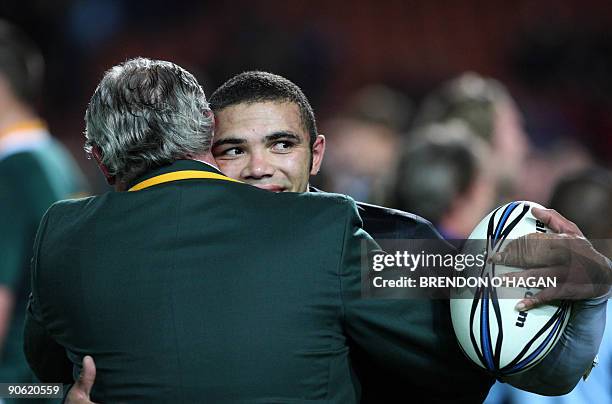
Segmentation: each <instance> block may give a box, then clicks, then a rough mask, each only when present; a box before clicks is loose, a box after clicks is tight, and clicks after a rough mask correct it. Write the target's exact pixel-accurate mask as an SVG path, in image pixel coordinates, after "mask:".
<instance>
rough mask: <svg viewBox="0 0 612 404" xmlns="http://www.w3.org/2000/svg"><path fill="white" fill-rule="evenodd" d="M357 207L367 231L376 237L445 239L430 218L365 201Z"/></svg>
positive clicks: (358, 203)
mask: <svg viewBox="0 0 612 404" xmlns="http://www.w3.org/2000/svg"><path fill="white" fill-rule="evenodd" d="M357 209H358V211H359V214H360V215H361V217H362V219H363V221H364V227H365V229H366V231H368V232H369V233H370V234H372V236H373V237H375V238H376V237H377V236H381V237H382V236H388V237H390V236H394V237H390V238H422V239H443V237H442V236H441V235H440V233H439V232H438V230H436V228H435V227H434V225H433V224H432V223H431V222H430V221H429V220H427V219H425V218H423V217H421V216H419V215H416V214H414V213H410V212H404V211H402V210H399V209H393V208H387V207H384V206H378V205H372V204H369V203H365V202H357Z"/></svg>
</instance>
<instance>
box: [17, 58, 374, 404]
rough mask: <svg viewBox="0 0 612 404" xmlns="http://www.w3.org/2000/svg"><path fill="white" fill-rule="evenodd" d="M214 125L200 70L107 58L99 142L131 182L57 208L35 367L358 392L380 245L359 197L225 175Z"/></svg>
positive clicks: (101, 385) (138, 379)
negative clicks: (364, 271) (372, 254)
mask: <svg viewBox="0 0 612 404" xmlns="http://www.w3.org/2000/svg"><path fill="white" fill-rule="evenodd" d="M212 128H213V116H212V113H211V112H210V109H209V107H208V103H207V101H206V98H205V96H204V93H203V91H202V89H201V87H200V85H199V84H198V83H197V81H196V80H195V78H194V77H193V76H192V75H191V74H190V73H188V72H187V71H185V70H184V69H182V68H180V67H179V66H177V65H175V64H172V63H169V62H163V61H155V60H150V59H143V58H138V59H133V60H129V61H127V62H125V63H123V64H121V65H119V66H115V67H114V68H112V69H111V70H109V71H108V72H107V73H106V74H105V76H104V78H103V79H102V81H101V82H100V84H99V86H98V88H97V89H96V91H95V93H94V95H93V97H92V99H91V103H90V105H89V108H88V110H87V113H86V137H87V141H86V148H87V150H89V151H90V152H91V154H92V156H93V157H94V158H95V160H96V161H97V163H98V165H99V167H100V169H101V170H102V172H103V173H104V175H105V176H106V178H107V180H108V182H109V183H112V184H114V186H115V189H116V191H127V192H110V193H106V194H104V195H101V196H97V197H91V198H86V199H80V200H70V201H63V202H59V203H56V204H55V205H53V206H52V207H51V208H50V209H49V210H48V211H47V213H46V214H45V216H44V218H43V220H42V222H41V225H40V228H39V232H38V235H37V238H36V242H35V246H34V258H33V262H32V295H31V298H30V303H29V307H28V313H27V320H26V330H25V333H26V337H25V338H26V339H25V352H26V356H27V358H28V361H29V363H30V366H31V367H32V369H33V370H34V372H35V373H36V375H37V376H38V377H39V378H40V379H41V380H42V381H46V382H64V383H71V382H73V381H74V378H73V375H75V374H77V373H78V370H79V366H80V364H81V361H82V359H83V357H84V356H85V355H91V356H93V357H94V358H95V359H96V365H97V380H96V384H95V386H94V388H93V391H92V394H91V397H92V400H94V401H99V402H146V403H154V402H187V403H193V402H202V401H205V402H215V403H221V402H237V401H241V402H244V401H258V402H295V401H297V400H320V399H325V400H326V401H327V402H334V403H350V402H356V401H357V391H356V387H355V385H354V381H353V377H352V372H351V366H350V361H349V358H348V346H347V344H348V343H347V339H348V337H349V335H353V334H354V335H355V338H354V339H355V340H357V341H361V339H360V337H359V335H361V334H362V332H361V331H360V328H361V327H363V323H364V322H367V321H366V320H360V319H361V317H363V316H364V315H366V316H367V315H368V314H367V313H363V312H361V310H363V309H362V308H361V307H360V305H359V304H358V303H359V302H358V301H359V300H360V299H359V298H360V287H361V284H360V281H359V280H360V274H361V265H360V264H361V254H362V251H363V250H362V245H365V246H368V247H367V248H365V251H366V252H367V251H368V250H372V249H374V248H376V244H375V243H374V242H373V240H372V239H371V238H370V237H369V236H368V235H367V234H366V233H365V232H363V230H361V228H360V226H361V220H360V219H359V216H358V215H357V210H356V207H355V204H354V201H352V200H350V199H349V198H347V197H344V196H339V195H315V194H313V195H310V194H296V193H288V194H275V193H271V192H266V191H262V190H260V189H257V188H255V187H252V186H250V185H247V184H242V183H240V182H239V181H235V180H232V179H230V178H228V177H225V176H224V175H222V174H221V172H219V171H218V170H217V169H216V168H215V167H214V166H213V162H214V160H213V158H212V156H211V153H210V144H211V138H212ZM362 243H364V244H362ZM305 247H308V248H305ZM380 314H381V315H383V316H384V313H380ZM361 342H362V343H363V344H365V345H367V341H361ZM375 348H376V347H372V346H370V347H369V349H370V350H375ZM364 349H368V348H367V347H364Z"/></svg>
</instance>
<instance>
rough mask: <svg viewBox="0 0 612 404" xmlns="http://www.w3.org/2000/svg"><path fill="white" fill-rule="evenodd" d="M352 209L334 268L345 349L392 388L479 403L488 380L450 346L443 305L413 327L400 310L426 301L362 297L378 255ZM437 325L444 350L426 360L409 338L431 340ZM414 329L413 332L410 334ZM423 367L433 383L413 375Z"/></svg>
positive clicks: (438, 304)
mask: <svg viewBox="0 0 612 404" xmlns="http://www.w3.org/2000/svg"><path fill="white" fill-rule="evenodd" d="M352 209H353V206H349V212H348V214H347V222H346V228H345V236H344V245H343V250H342V257H341V262H340V268H339V275H340V279H341V281H340V285H341V296H342V314H343V321H344V323H343V325H344V330H345V334H346V337H347V339H348V343H349V347H351V349H357V350H359V352H362V353H363V355H366V356H367V357H368V360H371V361H372V362H373V363H375V364H376V365H377V367H380V368H381V369H385V373H386V374H390V375H392V376H394V380H397V381H398V384H397V385H395V386H393V387H394V388H398V389H401V388H402V381H405V380H409V381H411V382H412V383H415V384H423V383H427V384H428V385H432V386H436V387H435V389H432V390H431V391H430V390H428V391H430V393H429V397H430V399H431V400H432V401H450V400H452V401H453V402H455V403H473V402H478V401H482V400H484V398H485V396H486V393H487V392H488V390H489V388H490V386H491V384H492V378H491V377H490V376H489V375H487V374H486V373H485V372H482V371H480V369H478V368H476V366H475V365H472V364H471V363H469V362H468V361H467V360H466V359H465V358H463V357H462V356H463V355H462V354H461V352H459V351H458V348H457V347H456V346H455V345H456V341H455V340H454V337H453V336H452V331H450V329H449V327H450V314H449V307H448V302H447V301H446V302H443V301H435V302H433V303H435V307H436V308H438V307H439V308H441V310H440V311H439V312H435V314H432V316H433V317H430V318H429V319H428V320H427V321H428V322H427V321H422V322H420V324H413V323H411V322H410V321H411V319H413V318H415V317H418V314H416V315H413V314H415V313H412V314H411V315H407V314H406V310H419V308H421V307H424V306H425V307H427V304H430V303H431V304H433V303H432V302H419V303H418V304H410V302H407V301H405V300H400V299H381V298H370V297H367V296H368V293H367V292H366V290H367V287H368V286H367V285H365V284H363V285H362V280H366V281H367V280H368V279H369V276H368V275H367V274H368V273H369V272H370V270H371V269H370V268H371V258H372V257H373V255H375V254H376V253H381V252H382V250H381V249H380V247H379V246H378V245H377V243H376V242H375V241H374V240H373V239H372V238H371V237H370V236H369V235H368V234H367V233H366V232H365V231H364V230H363V229H362V228H361V220H360V218H359V216H358V214H357V212H356V211H352ZM364 292H365V293H364ZM428 315H429V314H428ZM434 317H435V318H434ZM438 322H442V323H444V324H439V326H441V327H446V328H445V329H449V334H448V335H449V336H450V337H449V338H448V340H447V339H444V340H440V339H438V341H440V343H443V344H445V346H440V347H439V349H438V351H439V352H440V355H435V357H432V356H431V355H428V354H424V353H423V352H422V351H421V349H422V348H423V347H421V346H419V345H418V344H419V341H422V339H419V338H416V339H415V338H414V334H415V332H418V333H421V334H422V335H421V334H419V335H421V336H420V338H429V337H431V338H436V335H435V334H436V333H435V332H434V330H433V328H435V327H437V325H436V324H438ZM415 327H416V328H419V329H418V330H415ZM432 327H433V328H432ZM445 335H446V334H445ZM452 344H455V345H452ZM451 345H452V346H451ZM446 353H448V354H446ZM444 360H447V361H446V362H445V361H444ZM425 367H427V368H428V369H431V368H436V369H439V372H437V376H438V377H437V378H436V380H425V381H424V380H422V379H423V378H424V377H426V376H423V375H421V374H420V373H417V372H418V369H422V368H425ZM429 374H432V373H431V372H430V373H429ZM447 375H448V377H447ZM450 375H452V377H450ZM441 379H442V380H444V381H443V382H441ZM404 384H405V383H404Z"/></svg>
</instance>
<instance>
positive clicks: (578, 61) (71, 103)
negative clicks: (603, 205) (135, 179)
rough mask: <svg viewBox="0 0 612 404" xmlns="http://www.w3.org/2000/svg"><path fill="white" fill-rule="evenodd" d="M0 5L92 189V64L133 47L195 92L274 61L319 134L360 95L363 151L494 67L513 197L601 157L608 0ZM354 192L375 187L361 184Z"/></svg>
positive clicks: (607, 156) (55, 129) (405, 132)
mask: <svg viewBox="0 0 612 404" xmlns="http://www.w3.org/2000/svg"><path fill="white" fill-rule="evenodd" d="M0 17H3V18H6V19H8V20H9V21H11V22H13V23H16V24H18V25H19V26H20V27H21V28H23V29H24V30H25V31H26V32H27V33H28V34H29V35H30V36H31V37H32V38H33V39H34V40H35V41H36V42H37V43H38V44H39V45H40V46H41V47H42V50H43V53H44V56H45V59H46V68H47V73H46V83H45V91H44V95H43V98H42V99H41V101H40V110H41V115H42V117H43V118H44V119H45V120H46V121H47V122H48V124H49V127H50V129H51V132H52V133H53V134H54V135H55V136H56V137H57V138H59V139H60V140H61V141H62V142H64V143H65V144H66V145H67V146H68V147H69V148H70V150H71V151H72V152H73V154H74V156H75V157H76V159H77V161H78V162H79V164H80V165H81V166H82V168H83V170H84V171H85V172H86V174H87V175H88V177H89V180H90V182H91V184H92V185H93V189H94V191H95V192H97V193H98V192H103V191H106V190H108V188H107V186H106V185H105V184H104V183H103V179H102V177H101V176H100V175H99V174H98V173H97V171H96V168H95V166H94V164H92V163H91V162H89V161H87V160H86V157H85V153H84V152H83V150H82V142H83V134H82V133H83V129H84V123H83V116H84V112H85V108H86V106H87V102H88V99H89V97H90V96H91V94H92V93H93V90H94V88H95V85H96V84H97V82H98V81H99V79H100V78H101V76H102V74H103V72H104V71H105V70H106V69H108V68H109V67H110V66H112V65H114V64H116V63H119V62H121V61H123V60H125V59H127V58H131V57H134V56H146V57H152V58H159V59H166V60H171V61H173V62H176V63H178V64H180V65H182V66H184V67H185V68H187V69H188V70H190V71H192V72H193V73H194V74H195V75H196V76H197V77H198V79H199V80H200V82H201V84H202V85H203V87H204V89H205V92H206V93H207V94H210V93H211V92H212V91H213V90H214V89H215V88H216V87H217V86H218V85H220V84H221V83H223V81H225V80H226V79H228V78H229V77H231V76H232V75H234V74H236V73H239V72H241V71H244V70H252V69H261V70H267V71H271V72H274V73H278V74H281V75H283V76H285V77H287V78H289V79H291V80H292V81H294V82H295V83H297V84H298V85H300V86H301V87H302V89H303V90H304V92H305V93H306V95H307V96H308V97H309V98H310V101H311V103H312V104H313V107H314V109H315V112H316V114H317V119H318V122H319V126H320V129H321V130H322V132H323V133H325V134H326V135H327V136H328V138H329V140H330V141H331V143H332V145H333V137H334V128H337V126H336V125H335V124H334V123H335V122H336V121H337V120H338V118H339V117H348V116H351V117H354V116H355V113H356V112H355V111H357V110H360V108H361V110H360V111H361V112H363V109H364V107H363V106H364V105H365V106H366V107H365V109H366V112H365V113H362V114H361V117H363V116H368V117H369V118H371V117H372V116H371V115H372V114H370V115H368V113H367V112H368V111H367V109H368V105H369V106H372V105H373V106H372V107H371V109H372V110H373V111H380V110H383V111H385V110H386V112H387V114H385V113H382V115H383V116H382V117H380V116H378V118H377V119H381V120H382V122H383V123H385V124H386V125H389V126H390V127H391V129H392V132H393V133H392V134H391V135H388V134H386V135H384V136H387V137H386V138H385V139H384V141H381V142H380V143H379V142H377V141H376V140H374V141H371V142H365V143H357V142H355V144H353V145H352V144H351V143H346V142H344V143H341V145H342V147H347V148H350V147H360V146H359V145H362V146H363V145H364V144H365V145H366V146H367V148H368V149H367V151H366V153H365V154H368V155H378V156H382V157H381V158H383V159H384V156H389V154H388V149H389V148H391V150H394V148H397V147H399V145H400V144H401V143H402V142H404V141H406V139H407V138H409V136H410V127H411V123H412V118H413V116H414V114H415V112H416V111H417V110H418V108H419V103H420V101H421V100H422V99H423V98H424V97H425V95H426V94H427V93H428V92H430V91H431V90H432V89H434V88H435V87H436V86H437V85H439V84H440V83H441V82H443V81H445V80H448V79H450V78H453V77H456V76H458V75H459V74H462V73H464V72H467V71H474V72H477V73H479V74H482V75H485V76H489V77H494V78H497V79H499V80H501V81H502V82H503V83H504V84H505V85H506V86H507V87H508V88H509V90H510V92H511V94H512V96H513V97H514V98H515V100H516V102H517V105H518V106H519V109H520V110H521V112H522V116H523V121H524V127H525V130H526V133H527V135H528V137H529V141H530V151H529V154H530V160H529V161H528V162H526V164H525V166H524V167H523V171H524V172H522V173H521V174H520V175H521V176H522V177H523V180H522V181H521V180H519V188H518V189H517V193H516V194H515V196H516V197H519V198H521V199H529V200H534V201H536V202H540V203H543V204H546V203H547V202H548V198H549V196H550V192H551V190H552V188H553V186H554V184H555V183H556V182H557V181H558V180H559V179H561V178H563V177H564V176H567V175H569V174H571V173H572V172H575V171H576V170H578V169H580V168H584V167H590V166H593V165H598V166H603V167H607V168H610V165H611V164H612V79H611V78H610V74H611V73H612V7H611V6H610V3H609V1H606V0H587V1H584V0H583V1H579V0H566V1H553V0H544V1H538V2H532V1H527V0H516V1H503V0H489V1H480V0H463V1H458V2H442V1H431V0H418V1H402V0H390V1H372V0H354V1H351V2H343V1H323V0H310V1H286V2H283V1H273V0H267V1H259V2H251V1H233V2H228V3H221V2H210V1H187V0H177V1H173V2H166V1H161V0H149V1H147V2H136V1H119V0H107V1H104V0H91V1H86V0H62V1H52V2H51V1H44V0H34V1H28V2H23V1H15V0H4V1H2V2H1V3H0ZM372 85H377V86H380V85H384V86H386V88H387V89H390V90H392V92H386V93H384V94H387V95H389V96H388V97H387V98H388V99H381V98H376V97H374V100H375V101H374V104H372V103H371V102H372V101H370V103H369V104H368V103H367V102H361V101H360V100H363V94H364V92H363V91H361V90H363V89H364V88H369V89H371V88H372V87H371V86H372ZM368 86H369V87H368ZM375 88H380V87H375ZM383 98H384V96H383ZM381 105H382V106H386V105H390V106H391V107H389V108H384V107H382V108H381ZM370 112H371V111H370ZM373 115H376V114H373ZM369 118H368V119H369ZM336 123H337V122H336ZM389 136H390V137H389ZM374 139H375V138H374ZM381 144H382V145H383V146H381ZM334 147H336V146H334ZM378 147H387V152H385V151H384V150H382V151H380V152H377V150H376V149H377V148H378ZM346 152H347V154H348V155H349V156H350V155H351V154H350V151H346ZM358 153H363V150H358ZM385 153H387V154H385ZM334 158H337V156H336V154H335V153H328V155H327V157H326V164H325V166H324V170H323V173H322V176H320V177H318V178H317V180H316V181H315V182H316V184H317V185H320V186H323V187H324V188H326V189H327V190H330V191H334V190H337V191H346V189H342V187H338V188H335V187H334V185H335V184H336V183H335V182H334V176H335V175H337V174H338V170H341V169H342V167H340V166H339V165H338V164H335V162H334V161H333V159H334ZM373 164H374V165H375V166H376V167H375V168H371V167H369V168H368V167H366V168H362V170H363V171H360V173H361V174H363V175H365V176H372V177H380V178H382V179H383V180H384V179H385V178H386V177H389V176H392V172H391V170H392V169H393V164H391V163H389V164H382V165H380V164H377V163H376V162H374V163H373ZM368 170H369V171H368ZM382 182H383V183H384V181H382ZM349 193H350V192H349ZM353 196H355V197H357V198H361V199H369V200H370V201H380V199H381V198H380V197H379V194H378V193H377V192H375V191H373V190H368V191H366V192H361V191H360V190H359V189H357V190H356V191H355V194H353ZM604 343H606V341H604ZM608 343H609V341H608ZM608 391H610V387H608Z"/></svg>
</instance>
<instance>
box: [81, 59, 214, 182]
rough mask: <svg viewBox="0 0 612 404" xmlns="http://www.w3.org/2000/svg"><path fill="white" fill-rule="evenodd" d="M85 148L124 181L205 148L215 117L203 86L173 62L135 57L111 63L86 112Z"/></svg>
mask: <svg viewBox="0 0 612 404" xmlns="http://www.w3.org/2000/svg"><path fill="white" fill-rule="evenodd" d="M85 124H86V129H85V137H86V141H85V151H86V152H87V153H89V154H91V153H92V152H93V151H94V148H96V149H98V150H97V151H98V152H99V154H100V161H101V163H103V164H104V165H105V166H106V169H107V170H108V174H109V175H111V176H115V177H117V179H118V180H119V181H121V182H124V183H127V182H129V181H132V180H133V179H135V178H136V177H138V176H140V175H142V174H143V173H144V172H146V171H148V170H150V169H152V168H155V167H159V166H163V165H166V164H169V163H171V162H173V161H175V160H179V159H184V158H190V157H193V156H196V155H200V154H203V153H205V152H207V151H208V150H210V146H211V142H212V135H213V126H214V118H213V114H212V111H211V110H210V108H209V106H208V102H207V101H206V96H205V95H204V91H203V90H202V87H201V86H200V85H199V84H198V82H197V80H196V79H195V77H193V75H192V74H191V73H189V72H188V71H186V70H185V69H183V68H182V67H180V66H177V65H175V64H174V63H170V62H165V61H160V60H152V59H146V58H136V59H131V60H128V61H126V62H124V63H122V64H120V65H117V66H114V67H112V68H111V69H110V70H108V71H107V72H106V74H105V75H104V77H103V78H102V81H100V84H99V85H98V87H97V88H96V91H95V92H94V94H93V96H92V97H91V101H90V103H89V107H88V108H87V112H86V113H85Z"/></svg>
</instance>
